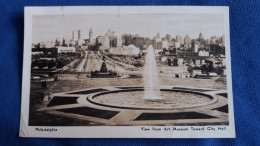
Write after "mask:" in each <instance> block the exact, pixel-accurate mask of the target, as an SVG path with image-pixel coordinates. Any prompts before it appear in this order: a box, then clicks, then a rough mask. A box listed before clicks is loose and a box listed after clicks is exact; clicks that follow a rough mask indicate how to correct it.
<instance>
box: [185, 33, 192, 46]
mask: <svg viewBox="0 0 260 146" xmlns="http://www.w3.org/2000/svg"><path fill="white" fill-rule="evenodd" d="M190 43H191V39H190V37H189V35H188V34H186V36H185V37H184V44H190Z"/></svg>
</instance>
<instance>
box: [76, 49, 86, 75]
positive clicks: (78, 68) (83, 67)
mask: <svg viewBox="0 0 260 146" xmlns="http://www.w3.org/2000/svg"><path fill="white" fill-rule="evenodd" d="M87 58H88V52H87V51H86V54H85V56H84V58H83V59H82V61H81V62H80V64H79V65H78V67H77V68H76V71H77V72H85V68H86V65H87V64H86V61H87ZM83 69H84V70H83Z"/></svg>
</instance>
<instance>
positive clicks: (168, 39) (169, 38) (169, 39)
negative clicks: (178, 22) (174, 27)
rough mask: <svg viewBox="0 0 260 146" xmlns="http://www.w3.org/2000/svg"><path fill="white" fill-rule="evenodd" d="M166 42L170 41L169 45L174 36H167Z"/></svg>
mask: <svg viewBox="0 0 260 146" xmlns="http://www.w3.org/2000/svg"><path fill="white" fill-rule="evenodd" d="M166 40H167V41H168V43H170V42H171V41H172V36H171V35H169V34H166Z"/></svg>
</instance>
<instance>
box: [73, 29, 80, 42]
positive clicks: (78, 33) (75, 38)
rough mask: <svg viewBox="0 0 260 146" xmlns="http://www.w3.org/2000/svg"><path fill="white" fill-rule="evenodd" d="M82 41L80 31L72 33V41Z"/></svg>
mask: <svg viewBox="0 0 260 146" xmlns="http://www.w3.org/2000/svg"><path fill="white" fill-rule="evenodd" d="M79 39H80V30H74V31H72V40H79Z"/></svg>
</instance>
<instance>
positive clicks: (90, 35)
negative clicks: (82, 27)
mask: <svg viewBox="0 0 260 146" xmlns="http://www.w3.org/2000/svg"><path fill="white" fill-rule="evenodd" d="M89 42H90V44H92V43H93V29H92V27H90V29H89Z"/></svg>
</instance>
